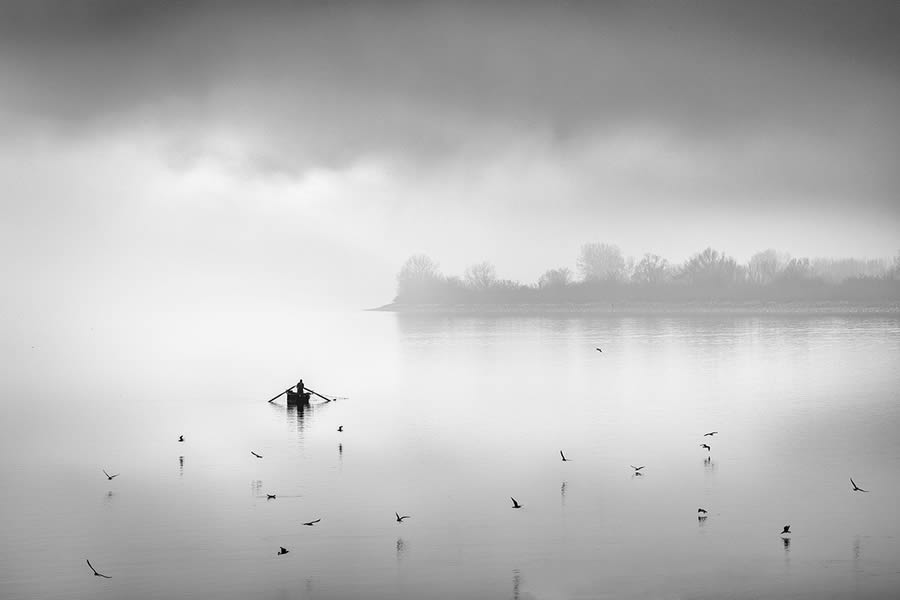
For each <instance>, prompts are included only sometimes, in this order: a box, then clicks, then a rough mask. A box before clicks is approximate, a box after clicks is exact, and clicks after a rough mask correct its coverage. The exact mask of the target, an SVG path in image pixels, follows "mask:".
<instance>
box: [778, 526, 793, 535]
mask: <svg viewBox="0 0 900 600" xmlns="http://www.w3.org/2000/svg"><path fill="white" fill-rule="evenodd" d="M790 532H791V526H790V525H785V526H784V529H782V530H781V534H780V535H784V534H786V533H790Z"/></svg>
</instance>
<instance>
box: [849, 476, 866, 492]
mask: <svg viewBox="0 0 900 600" xmlns="http://www.w3.org/2000/svg"><path fill="white" fill-rule="evenodd" d="M850 484H851V485H852V486H853V491H854V492H868V491H869V490H864V489H862V488H861V487H859V486H858V485H856V482H855V481H853V478H852V477H851V478H850Z"/></svg>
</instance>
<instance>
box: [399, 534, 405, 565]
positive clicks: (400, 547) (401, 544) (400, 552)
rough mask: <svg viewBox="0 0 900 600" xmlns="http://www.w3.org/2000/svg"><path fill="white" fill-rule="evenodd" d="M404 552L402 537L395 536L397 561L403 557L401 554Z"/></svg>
mask: <svg viewBox="0 0 900 600" xmlns="http://www.w3.org/2000/svg"><path fill="white" fill-rule="evenodd" d="M405 553H406V542H404V541H403V538H399V537H398V538H397V560H398V561H399V560H400V559H401V558H403V555H404V554H405Z"/></svg>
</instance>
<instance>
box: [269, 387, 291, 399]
mask: <svg viewBox="0 0 900 600" xmlns="http://www.w3.org/2000/svg"><path fill="white" fill-rule="evenodd" d="M289 391H291V388H288V389H286V390H284V391H283V392H281V393H280V394H278V395H277V396H275V397H274V398H272V399H271V400H269V402H275V401H276V400H278V399H279V398H281V397H282V396H284V395H285V394H287V393H288V392H289Z"/></svg>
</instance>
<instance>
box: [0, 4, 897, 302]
mask: <svg viewBox="0 0 900 600" xmlns="http://www.w3.org/2000/svg"><path fill="white" fill-rule="evenodd" d="M245 4H246V5H245V6H239V5H238V4H237V3H234V4H229V3H222V2H218V3H213V2H205V3H204V2H177V3H176V2H155V3H154V2H141V3H124V2H119V1H115V0H92V1H82V2H79V1H71V2H64V1H59V2H49V1H36V2H35V1H24V0H23V1H21V2H16V1H14V2H4V3H3V5H2V8H0V130H2V131H3V135H2V137H0V185H2V195H0V210H2V224H0V234H2V242H0V249H2V251H3V252H4V256H5V260H4V263H5V264H4V267H3V271H2V273H0V275H2V276H3V278H4V280H5V282H4V288H5V289H6V292H5V294H4V302H5V303H6V302H9V301H10V300H11V301H12V304H11V306H12V310H11V311H10V310H9V309H8V307H7V313H8V314H18V313H19V312H21V311H25V310H26V308H28V307H35V306H37V307H39V308H41V309H43V310H49V309H51V308H52V307H53V306H55V305H56V304H57V303H68V304H67V305H68V306H70V307H73V306H74V307H82V306H85V307H86V306H92V307H96V306H98V304H99V305H101V306H107V307H111V306H113V305H116V306H128V305H131V304H134V305H135V306H137V305H141V306H145V305H147V304H153V305H154V306H161V307H164V308H165V309H172V310H176V309H177V307H179V306H207V305H215V304H216V303H226V304H227V303H229V302H235V303H238V304H246V305H248V306H255V305H260V306H261V305H262V303H264V302H277V301H286V302H288V303H290V304H295V305H298V306H299V305H307V304H308V305H313V304H322V303H324V302H325V301H330V300H332V299H335V300H337V301H338V302H339V303H340V304H342V305H346V306H360V307H362V306H373V305H378V304H381V303H384V302H387V301H389V300H390V299H391V298H392V297H393V293H394V279H393V277H394V274H395V273H396V271H397V270H398V268H399V266H400V264H401V263H402V262H403V260H404V259H405V258H406V257H407V256H408V255H410V254H412V253H414V252H425V253H427V254H429V255H431V256H432V257H434V258H435V259H437V260H438V261H439V262H440V263H441V265H442V267H443V269H444V270H445V272H449V273H460V272H461V271H462V270H463V269H464V268H465V266H466V265H468V264H470V263H474V262H477V261H481V260H484V259H489V260H492V261H493V262H494V263H495V264H496V265H497V269H498V273H499V275H500V276H502V277H509V278H513V279H520V280H523V281H534V280H536V279H537V277H538V276H539V275H540V273H541V272H543V271H544V270H546V269H548V268H552V267H557V266H563V265H567V266H570V267H574V263H575V258H576V255H577V251H578V248H579V246H580V245H581V244H582V243H584V242H587V241H606V242H611V243H617V244H619V245H620V246H621V247H622V249H623V251H624V252H625V253H626V254H631V255H635V256H639V255H640V254H642V253H643V252H656V253H659V254H662V255H664V256H667V257H668V258H670V259H672V260H675V261H680V260H683V259H684V258H685V257H686V256H688V255H689V254H691V253H692V252H695V251H697V250H700V249H702V248H703V247H705V246H707V245H713V246H714V247H716V248H718V249H720V250H723V251H725V252H727V253H729V254H732V255H734V256H735V257H737V258H738V259H739V260H746V259H747V258H749V256H750V255H751V254H752V253H753V252H754V251H756V250H761V249H765V248H768V247H775V248H777V249H780V250H784V251H787V252H790V253H792V254H794V255H799V256H859V257H871V258H881V257H888V256H892V255H894V254H895V253H896V252H897V251H898V249H900V235H898V234H900V196H898V190H900V174H898V156H900V36H898V35H897V31H898V30H900V4H897V3H894V2H852V3H851V2H839V3H829V2H824V1H811V2H796V3H785V2H696V1H694V2H691V1H685V2H665V3H663V2H607V3H600V2H560V3H544V4H545V5H544V6H541V5H540V4H538V3H534V4H529V3H519V2H490V1H489V2H460V3H453V4H452V5H451V3H442V4H438V3H426V4H423V3H412V2H393V3H378V4H379V6H377V7H376V6H375V3H362V2H360V3H351V2H309V3H291V2H254V3H245ZM8 306H9V305H8ZM17 311H18V312H17Z"/></svg>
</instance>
